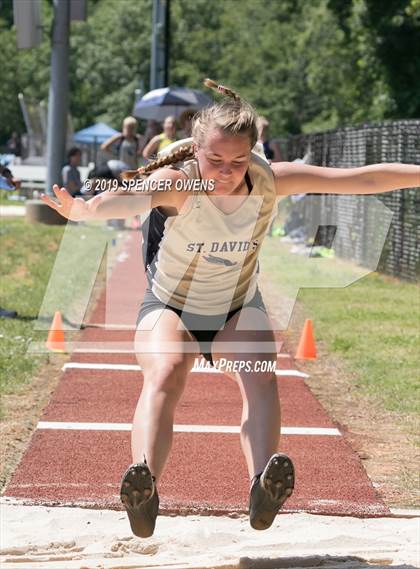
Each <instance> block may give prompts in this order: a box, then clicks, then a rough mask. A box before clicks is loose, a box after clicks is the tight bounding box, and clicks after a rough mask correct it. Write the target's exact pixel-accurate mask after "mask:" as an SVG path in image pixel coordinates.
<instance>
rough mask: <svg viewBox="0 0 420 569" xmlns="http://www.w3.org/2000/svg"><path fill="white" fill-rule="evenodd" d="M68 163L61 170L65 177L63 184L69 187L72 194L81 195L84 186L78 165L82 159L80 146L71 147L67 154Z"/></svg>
mask: <svg viewBox="0 0 420 569" xmlns="http://www.w3.org/2000/svg"><path fill="white" fill-rule="evenodd" d="M67 159H68V164H67V165H66V166H64V168H63V169H62V171H61V176H62V178H63V186H64V187H65V188H67V190H68V192H69V194H71V195H72V196H80V195H81V193H80V190H81V188H82V186H83V184H82V180H81V178H80V172H79V168H78V166H80V162H81V160H82V153H81V151H80V149H79V148H77V147H73V148H70V150H69V151H68V154H67Z"/></svg>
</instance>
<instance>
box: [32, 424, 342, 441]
mask: <svg viewBox="0 0 420 569" xmlns="http://www.w3.org/2000/svg"><path fill="white" fill-rule="evenodd" d="M131 428H132V424H131V423H66V422H56V421H39V423H38V425H37V429H53V430H54V429H56V430H68V431H131ZM174 432H176V433H239V432H240V427H234V426H227V425H174ZM280 432H281V434H283V435H318V436H319V435H322V436H333V437H339V436H341V433H340V431H339V430H338V429H329V428H324V427H282V428H281V431H280Z"/></svg>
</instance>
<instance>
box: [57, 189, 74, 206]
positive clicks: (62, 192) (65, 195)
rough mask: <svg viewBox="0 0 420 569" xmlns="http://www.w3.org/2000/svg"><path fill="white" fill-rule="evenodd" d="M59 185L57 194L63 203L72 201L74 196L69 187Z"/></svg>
mask: <svg viewBox="0 0 420 569" xmlns="http://www.w3.org/2000/svg"><path fill="white" fill-rule="evenodd" d="M56 187H57V192H56V196H57V197H58V199H60V200H61V201H62V202H63V203H71V202H72V201H73V200H74V198H73V196H71V195H70V194H69V192H68V190H67V188H64V187H63V188H59V187H58V186H56Z"/></svg>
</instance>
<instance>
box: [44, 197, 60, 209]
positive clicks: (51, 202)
mask: <svg viewBox="0 0 420 569" xmlns="http://www.w3.org/2000/svg"><path fill="white" fill-rule="evenodd" d="M41 200H42V201H43V202H45V203H46V204H47V205H49V206H50V207H52V208H53V209H55V210H58V208H59V207H60V204H58V203H57V202H55V201H54V200H53V199H51V198H50V197H49V196H46V195H45V194H41Z"/></svg>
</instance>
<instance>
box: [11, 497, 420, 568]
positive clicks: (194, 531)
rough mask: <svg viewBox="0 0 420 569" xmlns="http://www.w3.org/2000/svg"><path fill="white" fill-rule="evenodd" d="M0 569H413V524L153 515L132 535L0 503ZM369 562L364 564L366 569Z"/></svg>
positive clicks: (93, 519) (65, 511)
mask: <svg viewBox="0 0 420 569" xmlns="http://www.w3.org/2000/svg"><path fill="white" fill-rule="evenodd" d="M1 522H2V528H3V529H2V532H1V551H0V562H1V566H2V567H4V568H5V569H6V568H11V567H20V568H24V569H44V568H45V569H47V568H51V569H76V568H77V569H128V568H130V569H137V568H142V569H146V568H152V567H153V568H159V569H169V568H170V569H181V568H185V569H192V568H196V569H198V568H200V569H204V568H206V569H207V568H217V569H222V568H224V569H251V568H252V569H276V568H293V569H298V568H299V567H305V569H310V568H313V567H326V568H328V569H364V568H368V567H370V566H373V567H376V568H377V569H378V568H380V567H388V566H389V565H393V566H397V567H399V568H400V569H412V568H413V567H418V566H419V535H420V534H419V529H420V521H419V518H378V519H364V520H363V519H356V518H344V517H342V518H340V517H329V516H314V515H309V514H282V515H280V516H278V517H277V518H276V521H275V523H274V524H273V526H272V527H271V528H270V530H268V531H264V532H257V531H255V530H253V529H252V528H251V527H250V526H249V522H248V519H247V517H238V518H229V517H197V516H187V517H168V516H159V518H158V521H157V526H156V532H155V535H154V536H153V537H151V538H148V539H139V538H136V537H134V536H133V535H132V534H131V532H130V529H129V525H128V520H127V519H126V515H125V512H116V511H108V510H88V509H80V508H59V507H57V508H46V507H39V506H21V505H14V504H10V502H8V501H7V500H5V499H4V498H3V500H2V504H1ZM371 564H372V565H371Z"/></svg>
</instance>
